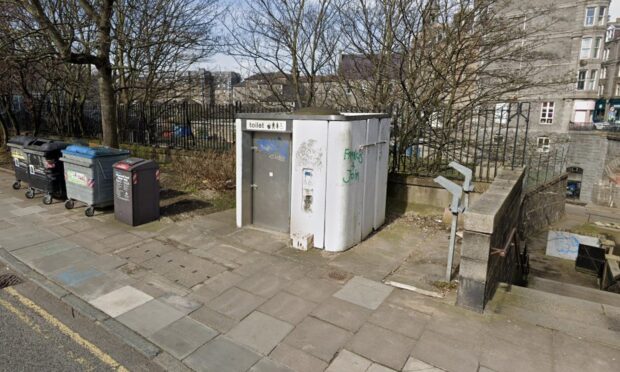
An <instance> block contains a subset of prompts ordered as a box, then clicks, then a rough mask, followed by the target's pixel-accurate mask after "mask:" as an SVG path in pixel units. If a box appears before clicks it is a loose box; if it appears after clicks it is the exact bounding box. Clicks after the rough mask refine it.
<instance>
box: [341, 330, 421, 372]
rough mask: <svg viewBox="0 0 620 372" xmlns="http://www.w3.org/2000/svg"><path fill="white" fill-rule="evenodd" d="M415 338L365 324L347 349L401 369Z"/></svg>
mask: <svg viewBox="0 0 620 372" xmlns="http://www.w3.org/2000/svg"><path fill="white" fill-rule="evenodd" d="M414 345H415V340H414V339H412V338H409V337H406V336H403V335H401V334H399V333H396V332H392V331H390V330H387V329H385V328H381V327H378V326H375V325H373V324H365V325H364V326H363V327H362V328H361V329H360V330H359V332H358V333H357V334H356V335H355V337H353V338H352V339H351V341H350V342H349V344H348V345H347V349H348V350H351V351H352V352H354V353H356V354H359V355H361V356H363V357H365V358H367V359H370V360H372V361H373V362H376V363H380V364H382V365H385V366H388V367H390V368H393V369H396V370H400V369H401V368H403V366H404V365H405V362H406V361H407V358H409V355H410V354H411V350H412V349H413V346H414Z"/></svg>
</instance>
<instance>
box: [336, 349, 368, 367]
mask: <svg viewBox="0 0 620 372" xmlns="http://www.w3.org/2000/svg"><path fill="white" fill-rule="evenodd" d="M371 365H372V361H370V360H368V359H366V358H364V357H362V356H359V355H357V354H355V353H352V352H350V351H349V350H346V349H342V350H341V351H340V352H339V353H338V356H336V358H334V360H333V361H332V362H331V364H330V365H329V367H328V368H327V369H326V370H325V371H326V372H366V371H367V370H368V368H370V366H371Z"/></svg>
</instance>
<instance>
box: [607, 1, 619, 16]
mask: <svg viewBox="0 0 620 372" xmlns="http://www.w3.org/2000/svg"><path fill="white" fill-rule="evenodd" d="M609 15H610V16H611V20H612V21H613V20H614V19H616V18H620V0H612V2H611V5H610V6H609Z"/></svg>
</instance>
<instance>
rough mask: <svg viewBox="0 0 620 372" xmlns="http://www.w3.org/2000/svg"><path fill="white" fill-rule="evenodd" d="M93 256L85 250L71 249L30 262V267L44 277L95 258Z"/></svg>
mask: <svg viewBox="0 0 620 372" xmlns="http://www.w3.org/2000/svg"><path fill="white" fill-rule="evenodd" d="M95 257H96V256H95V254H94V253H92V252H91V251H89V250H88V249H85V248H79V247H78V248H72V249H68V250H66V251H62V252H58V253H55V254H52V255H49V256H46V257H41V258H38V259H36V260H34V261H32V266H33V267H34V268H35V269H36V270H37V271H39V272H41V273H43V274H45V275H51V274H53V273H55V272H57V271H60V270H65V269H68V268H71V267H72V266H74V265H78V264H81V263H84V262H86V261H88V260H91V259H93V258H95Z"/></svg>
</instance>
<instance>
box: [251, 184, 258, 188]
mask: <svg viewBox="0 0 620 372" xmlns="http://www.w3.org/2000/svg"><path fill="white" fill-rule="evenodd" d="M250 188H252V189H257V188H258V185H257V184H255V183H253V184H251V185H250Z"/></svg>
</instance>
